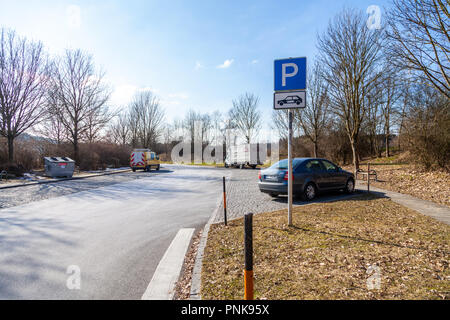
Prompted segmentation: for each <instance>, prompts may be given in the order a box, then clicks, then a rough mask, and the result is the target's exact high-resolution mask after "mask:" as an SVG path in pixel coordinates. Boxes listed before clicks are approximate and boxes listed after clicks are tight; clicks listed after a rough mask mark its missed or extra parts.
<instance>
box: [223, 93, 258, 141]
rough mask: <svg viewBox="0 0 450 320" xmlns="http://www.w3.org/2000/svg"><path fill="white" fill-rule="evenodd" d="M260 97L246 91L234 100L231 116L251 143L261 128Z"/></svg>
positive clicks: (238, 128)
mask: <svg viewBox="0 0 450 320" xmlns="http://www.w3.org/2000/svg"><path fill="white" fill-rule="evenodd" d="M258 102H259V98H258V97H257V96H256V95H254V94H252V93H245V94H243V95H241V96H240V97H239V98H238V99H236V100H233V108H231V110H230V111H229V117H230V119H231V121H233V124H234V126H235V127H236V129H237V130H238V131H239V132H240V133H241V134H242V136H243V137H244V138H245V141H246V143H250V142H251V141H252V139H253V138H255V136H256V135H257V134H258V132H259V130H260V129H261V122H262V119H261V112H260V111H259V110H258Z"/></svg>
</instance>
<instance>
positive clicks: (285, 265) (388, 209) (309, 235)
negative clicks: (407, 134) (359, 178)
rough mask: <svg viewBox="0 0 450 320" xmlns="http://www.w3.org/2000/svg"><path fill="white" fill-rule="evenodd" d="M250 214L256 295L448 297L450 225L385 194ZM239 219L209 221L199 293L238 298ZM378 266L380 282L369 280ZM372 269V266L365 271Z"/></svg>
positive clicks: (240, 287) (241, 262)
mask: <svg viewBox="0 0 450 320" xmlns="http://www.w3.org/2000/svg"><path fill="white" fill-rule="evenodd" d="M293 221H294V225H295V226H294V227H288V226H287V214H286V211H285V210H282V211H275V212H270V213H264V214H259V215H256V216H254V226H253V233H254V240H253V241H254V243H253V246H254V277H255V298H256V299H283V300H284V299H449V298H450V272H449V266H448V262H449V254H450V253H449V252H450V248H449V243H450V227H449V226H448V225H446V224H443V223H441V222H438V221H436V220H433V219H431V218H429V217H426V216H423V215H421V214H419V213H417V212H415V211H413V210H410V209H408V208H405V207H403V206H401V205H398V204H396V203H394V202H392V201H390V200H389V199H386V198H376V197H374V196H369V195H367V196H362V197H357V198H354V199H352V200H347V201H339V202H332V203H325V204H324V203H321V204H311V205H308V206H302V207H296V208H294V210H293ZM243 229H244V228H243V219H238V220H234V221H231V222H229V224H228V227H225V226H223V225H222V224H215V225H212V226H211V229H210V232H209V235H208V243H207V246H206V248H205V253H204V258H203V268H202V299H242V298H243V292H244V290H243V265H244V260H243V259H244V258H243V236H244V234H243ZM370 266H376V267H377V268H378V270H379V275H380V277H379V279H380V289H374V290H369V289H368V286H367V281H368V279H370V278H371V277H372V276H373V275H374V274H371V273H370V268H369V267H370ZM368 270H369V271H368Z"/></svg>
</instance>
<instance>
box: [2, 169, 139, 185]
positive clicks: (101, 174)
mask: <svg viewBox="0 0 450 320" xmlns="http://www.w3.org/2000/svg"><path fill="white" fill-rule="evenodd" d="M129 171H131V169H126V170H120V171H119V170H117V171H113V172H102V173H96V174H89V175H86V176H82V177H72V178H64V179H53V180H47V181H33V182H30V183H23V184H14V185H12V186H0V190H2V189H12V188H20V187H28V186H35V185H38V184H49V183H56V182H62V181H70V180H81V179H87V178H94V177H101V176H108V175H112V174H118V173H124V172H129Z"/></svg>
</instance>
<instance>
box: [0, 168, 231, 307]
mask: <svg viewBox="0 0 450 320" xmlns="http://www.w3.org/2000/svg"><path fill="white" fill-rule="evenodd" d="M226 172H227V170H218V169H208V168H193V167H182V166H165V168H164V169H163V170H162V171H161V172H160V173H155V172H152V173H136V174H133V173H126V174H123V175H122V177H120V175H117V176H116V177H113V178H112V179H115V181H106V182H105V181H104V180H100V179H97V178H92V179H87V180H85V181H78V182H76V183H73V182H74V181H72V182H61V183H56V184H51V185H46V186H45V187H44V186H37V187H36V188H48V190H40V189H27V188H35V187H32V186H30V187H22V188H18V189H13V190H14V191H11V190H9V191H8V193H3V192H4V191H6V190H4V191H1V192H0V193H1V194H0V201H2V200H3V203H4V204H6V205H5V207H4V208H3V209H0V299H140V298H141V297H142V294H143V293H144V292H145V290H146V288H147V286H148V284H149V282H150V280H151V278H152V275H153V273H154V271H155V269H156V267H157V265H158V263H159V261H160V260H161V258H162V256H163V255H164V252H165V251H166V249H167V248H168V246H169V245H170V243H171V241H172V239H173V238H174V236H175V235H176V233H177V232H178V230H179V229H180V228H199V227H203V226H204V225H205V223H206V222H207V221H208V219H209V217H210V216H211V214H212V212H213V211H214V210H215V209H216V208H217V205H218V202H219V201H220V199H221V196H222V193H221V192H222V179H221V178H222V176H223V175H224V173H226ZM96 179H97V180H96ZM104 179H108V178H104ZM88 180H90V181H88ZM10 192H12V194H10ZM16 198H19V199H22V200H21V201H22V202H27V203H23V204H19V203H18V201H19V200H17V199H16ZM11 199H13V200H14V199H15V201H12V200H11ZM6 200H8V201H6ZM78 271H79V272H80V273H79V275H80V277H79V278H78V277H77V275H78ZM77 279H80V280H81V281H80V282H77ZM68 283H69V287H71V288H72V289H69V287H68V286H67V284H68ZM78 284H80V289H76V288H77V285H78ZM74 288H75V289H74Z"/></svg>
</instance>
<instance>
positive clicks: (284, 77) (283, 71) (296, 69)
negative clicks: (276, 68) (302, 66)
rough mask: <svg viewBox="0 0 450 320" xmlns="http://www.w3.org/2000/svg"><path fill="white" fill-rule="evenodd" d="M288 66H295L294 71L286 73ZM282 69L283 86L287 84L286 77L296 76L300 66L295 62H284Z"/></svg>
mask: <svg viewBox="0 0 450 320" xmlns="http://www.w3.org/2000/svg"><path fill="white" fill-rule="evenodd" d="M288 67H291V68H294V71H293V72H291V73H286V69H287V68H288ZM281 68H282V71H281V82H282V83H281V85H282V86H283V87H285V86H286V78H291V77H295V75H296V74H297V73H298V66H297V65H296V64H295V63H283V64H282V65H281Z"/></svg>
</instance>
